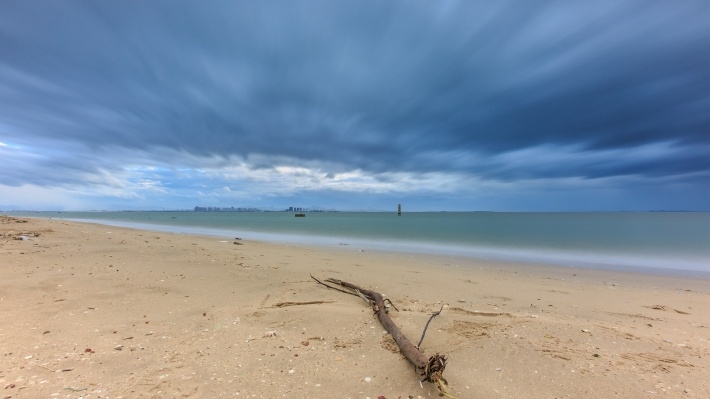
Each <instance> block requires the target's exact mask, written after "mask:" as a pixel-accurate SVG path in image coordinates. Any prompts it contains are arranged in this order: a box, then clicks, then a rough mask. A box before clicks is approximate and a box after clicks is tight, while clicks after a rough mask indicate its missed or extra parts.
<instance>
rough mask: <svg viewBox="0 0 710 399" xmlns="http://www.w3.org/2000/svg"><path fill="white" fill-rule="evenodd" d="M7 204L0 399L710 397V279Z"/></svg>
mask: <svg viewBox="0 0 710 399" xmlns="http://www.w3.org/2000/svg"><path fill="white" fill-rule="evenodd" d="M233 238H235V237H231V239H224V238H223V239H220V238H215V237H202V236H188V235H180V234H169V233H163V232H161V233H157V232H150V231H139V230H131V229H125V228H118V227H108V226H102V225H96V224H83V223H75V222H67V221H64V220H56V219H55V220H43V219H27V218H16V217H10V218H8V217H1V218H0V312H1V314H2V320H3V322H2V324H0V387H1V388H2V391H1V392H0V394H1V396H0V397H2V398H5V399H10V398H13V399H14V398H85V399H88V398H107V399H108V398H227V397H229V398H235V397H241V398H251V397H255V398H282V397H287V398H373V399H374V398H382V397H384V398H387V399H394V398H429V397H431V398H434V397H438V391H437V390H436V388H435V387H434V386H433V385H431V384H428V383H424V384H422V385H420V382H419V378H418V373H415V371H414V370H413V367H412V366H411V364H409V363H408V362H407V361H406V359H405V358H404V357H403V356H402V355H401V354H400V353H399V351H398V349H397V347H396V345H395V344H394V342H393V340H392V338H391V337H390V336H389V335H388V334H386V333H384V332H383V331H384V329H383V327H382V325H381V324H380V323H379V321H378V320H377V319H376V318H375V317H373V312H372V310H371V309H370V308H369V307H368V306H367V304H366V303H365V302H364V301H362V300H361V299H359V298H356V297H353V296H349V295H345V294H343V293H340V292H337V291H334V290H329V289H327V288H325V287H323V286H320V285H318V284H317V283H316V282H315V281H314V280H312V279H311V277H310V275H311V274H312V275H314V276H316V277H318V278H323V279H324V278H328V277H333V278H337V279H342V280H345V281H348V282H351V283H354V284H357V285H360V286H362V287H365V288H368V289H372V290H375V291H378V292H381V293H383V294H385V295H386V297H387V298H389V299H390V300H391V301H392V303H393V304H394V305H395V306H396V307H397V308H398V309H399V311H396V310H394V309H390V316H391V317H392V319H393V320H394V321H395V323H397V325H398V326H399V327H400V328H401V329H402V331H403V332H404V333H405V334H406V335H407V336H408V337H409V338H410V339H411V340H412V341H414V342H417V341H418V340H419V337H420V336H421V333H422V330H423V328H424V325H425V324H426V322H427V320H428V319H429V317H430V315H431V314H432V313H433V312H435V311H437V310H439V309H440V308H441V307H442V306H443V311H442V312H441V314H440V315H439V316H437V317H436V318H434V319H433V320H432V322H431V325H430V326H429V329H428V331H427V334H426V337H425V339H424V342H423V343H422V345H421V350H422V351H423V352H424V353H425V354H427V355H432V354H434V353H443V354H445V355H446V356H447V358H448V364H447V368H446V371H445V373H444V376H445V377H446V378H447V380H448V382H449V385H450V388H451V394H452V395H454V396H456V397H457V398H562V397H570V398H602V397H619V398H655V397H668V398H707V397H710V374H708V370H709V369H710V295H709V293H710V280H708V279H703V278H684V277H677V276H663V275H648V274H633V273H621V272H611V271H598V270H591V269H581V268H564V267H553V266H545V265H525V264H507V263H495V262H487V261H475V260H471V259H463V258H455V257H444V256H422V255H416V256H413V255H407V254H390V253H376V252H372V251H363V250H360V249H358V248H356V247H353V246H348V245H343V246H342V248H337V249H322V248H309V247H297V246H289V245H278V244H266V243H260V242H255V241H251V240H249V238H248V237H242V238H241V239H238V240H237V239H233Z"/></svg>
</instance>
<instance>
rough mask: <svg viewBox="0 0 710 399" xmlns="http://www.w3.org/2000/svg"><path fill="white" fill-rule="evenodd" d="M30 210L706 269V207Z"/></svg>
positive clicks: (511, 256) (278, 235)
mask: <svg viewBox="0 0 710 399" xmlns="http://www.w3.org/2000/svg"><path fill="white" fill-rule="evenodd" d="M23 214H24V215H26V216H34V217H45V218H63V219H72V220H82V221H93V222H100V223H103V224H109V225H119V226H128V227H137V228H142V229H152V230H160V231H171V232H178V233H194V234H205V235H213V236H219V237H228V238H233V237H243V238H245V239H253V240H262V241H271V242H284V243H296V244H308V245H324V246H342V245H348V246H350V247H349V248H353V249H380V250H391V251H396V252H408V253H429V254H450V255H458V256H467V257H474V258H481V259H495V260H508V261H516V262H517V261H521V262H542V263H552V264H558V265H564V266H582V267H595V268H612V269H629V268H631V269H633V268H651V269H654V270H659V271H660V270H668V271H682V270H688V271H696V272H697V271H700V272H708V273H710V213H708V212H701V213H696V212H693V213H660V212H659V213H498V212H491V213H488V212H421V213H404V214H402V216H397V214H396V213H394V212H393V213H377V212H362V213H361V212H333V213H307V216H306V217H304V218H295V217H294V214H293V213H289V212H259V213H246V212H232V213H213V212H61V213H60V212H38V213H28V212H25V213H23Z"/></svg>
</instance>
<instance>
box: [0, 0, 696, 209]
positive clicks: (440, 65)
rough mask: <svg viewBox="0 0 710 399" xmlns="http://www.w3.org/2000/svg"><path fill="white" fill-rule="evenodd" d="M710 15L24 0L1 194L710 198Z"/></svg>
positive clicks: (1, 28)
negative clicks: (32, 0)
mask: <svg viewBox="0 0 710 399" xmlns="http://www.w3.org/2000/svg"><path fill="white" fill-rule="evenodd" d="M709 21H710V7H708V3H707V0H688V1H683V2H649V1H646V0H620V1H611V0H601V1H593V2H592V1H589V2H552V1H538V2H524V1H518V2H512V3H508V2H506V3H500V2H482V1H469V2H461V3H454V2H415V3H412V2H403V1H397V0H395V1H389V2H379V1H367V0H366V1H362V2H339V1H325V0H320V1H319V0H316V1H305V2H291V1H275V2H221V1H219V2H218V1H212V0H206V1H201V2H193V1H185V0H175V1H164V0H155V1H148V2H43V3H42V4H41V5H38V4H37V3H36V2H26V1H16V0H9V1H3V2H0V48H2V57H0V160H1V161H0V209H2V210H12V209H38V210H78V211H81V210H91V209H105V210H151V209H192V208H194V207H195V206H196V204H244V205H243V206H245V207H258V208H263V209H276V208H283V207H284V206H285V207H288V206H295V205H293V204H318V205H319V206H322V207H323V208H336V209H339V210H343V211H348V210H384V211H389V210H393V209H396V205H397V204H398V203H402V206H403V211H404V212H410V211H411V212H416V211H442V210H443V211H649V210H690V211H703V210H704V211H710V157H709V156H708V154H710V112H708V110H709V109H710V96H709V94H708V93H710V50H709V49H710V47H709V45H708V43H710V22H709ZM307 206H310V205H306V207H307Z"/></svg>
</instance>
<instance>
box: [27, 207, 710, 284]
mask: <svg viewBox="0 0 710 399" xmlns="http://www.w3.org/2000/svg"><path fill="white" fill-rule="evenodd" d="M28 217H33V216H28ZM37 218H38V219H43V218H42V217H37ZM45 219H46V218H45ZM49 219H50V220H51V219H52V218H49ZM55 219H57V220H67V221H74V222H80V223H93V224H99V225H105V226H116V227H124V228H130V229H137V230H144V231H156V232H163V233H176V234H184V235H201V236H208V237H210V236H211V237H223V238H226V237H234V236H235V235H238V236H242V237H248V238H249V239H250V240H253V241H260V242H264V243H271V244H288V245H298V246H306V247H313V248H322V249H333V248H339V247H351V248H358V249H361V250H368V251H378V252H384V253H395V254H402V255H408V254H416V255H422V256H456V257H460V258H465V259H471V260H475V261H491V262H502V263H510V262H513V263H522V264H527V265H539V264H543V265H554V266H557V267H562V268H582V269H594V270H606V271H619V272H625V273H640V274H654V275H662V276H681V277H697V278H710V270H706V269H707V268H708V267H709V265H708V264H707V262H703V261H701V260H693V261H690V260H688V259H685V260H679V259H677V258H665V259H660V260H659V259H658V258H657V257H653V256H645V257H641V256H640V255H635V256H631V255H629V254H623V255H622V254H615V253H604V254H600V253H595V252H579V251H577V252H571V251H560V250H547V251H544V252H543V250H541V249H531V248H527V249H526V248H523V249H519V248H499V247H466V246H462V245H446V244H441V243H433V244H432V243H422V242H413V241H412V242H410V241H397V240H390V241H384V242H383V241H378V240H367V239H363V238H356V237H329V236H319V235H307V234H305V235H304V234H295V233H283V234H280V233H269V232H259V231H251V230H239V229H224V228H212V227H200V226H175V225H162V224H151V223H138V222H129V221H119V220H108V219H73V218H68V219H64V218H55Z"/></svg>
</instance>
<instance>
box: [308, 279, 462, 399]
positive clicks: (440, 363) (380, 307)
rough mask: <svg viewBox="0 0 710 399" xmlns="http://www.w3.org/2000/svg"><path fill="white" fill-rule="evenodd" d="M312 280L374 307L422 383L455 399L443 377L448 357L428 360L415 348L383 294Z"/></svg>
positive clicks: (351, 286)
mask: <svg viewBox="0 0 710 399" xmlns="http://www.w3.org/2000/svg"><path fill="white" fill-rule="evenodd" d="M311 278H312V279H313V280H315V281H316V282H318V284H321V285H324V286H326V287H328V288H331V289H335V290H338V291H340V292H344V293H347V294H351V295H356V296H359V297H361V298H363V299H365V300H366V301H367V302H368V303H369V304H370V306H372V309H373V310H374V311H375V314H376V315H377V317H378V318H379V320H380V323H382V326H383V327H384V328H385V330H387V332H388V333H390V335H391V336H392V338H393V339H394V341H395V342H396V343H397V346H399V350H400V352H401V353H402V355H404V357H406V358H407V360H409V361H410V362H411V363H412V364H414V366H415V368H416V370H417V371H418V372H419V373H420V375H421V376H422V377H424V378H423V379H422V380H421V381H422V382H424V381H428V382H431V383H432V384H434V385H436V387H437V389H438V390H439V392H440V393H441V394H442V395H443V396H447V397H450V398H453V396H451V395H450V394H449V393H448V389H447V382H446V379H444V377H443V373H444V369H445V368H446V357H445V356H444V355H441V354H439V353H437V354H435V355H434V356H431V357H429V358H427V357H426V356H425V355H424V354H423V353H422V352H421V351H420V350H419V348H418V347H416V346H414V345H413V344H412V343H411V342H410V341H409V339H407V337H406V336H405V335H404V333H402V331H401V330H400V329H399V327H397V325H396V324H395V323H394V322H393V321H392V319H391V318H390V317H389V315H388V314H387V308H386V306H385V300H384V298H383V296H382V294H380V293H378V292H375V291H371V290H368V289H364V288H361V287H358V286H357V285H355V284H351V283H348V282H346V281H342V280H337V279H333V278H328V279H326V280H325V281H327V282H329V283H331V284H336V285H337V286H339V287H335V286H332V285H329V284H326V283H324V282H322V281H320V280H318V279H317V278H315V277H313V276H311ZM437 314H438V313H437ZM432 318H433V316H432ZM429 321H431V318H430V319H429ZM428 325H429V323H428V322H427V326H428ZM425 332H426V329H425ZM422 338H423V334H422Z"/></svg>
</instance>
